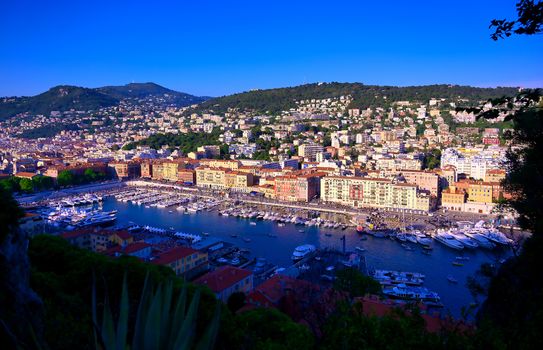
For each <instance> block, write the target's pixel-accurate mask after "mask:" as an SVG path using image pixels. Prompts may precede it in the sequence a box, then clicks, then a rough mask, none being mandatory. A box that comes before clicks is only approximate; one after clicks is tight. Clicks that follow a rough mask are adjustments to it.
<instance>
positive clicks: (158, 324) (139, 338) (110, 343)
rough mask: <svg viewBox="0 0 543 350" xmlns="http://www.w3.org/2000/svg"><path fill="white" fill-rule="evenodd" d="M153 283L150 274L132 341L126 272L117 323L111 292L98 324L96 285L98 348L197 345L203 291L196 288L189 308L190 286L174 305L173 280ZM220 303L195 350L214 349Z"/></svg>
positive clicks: (181, 348) (94, 317)
mask: <svg viewBox="0 0 543 350" xmlns="http://www.w3.org/2000/svg"><path fill="white" fill-rule="evenodd" d="M153 289H154V288H153V287H152V286H151V282H150V281H149V274H147V276H146V277H145V283H144V286H143V291H142V293H141V298H140V301H139V305H138V310H137V314H136V322H135V325H134V329H133V332H132V333H133V338H132V341H131V342H130V343H129V342H128V315H129V303H128V288H127V283H126V275H125V276H124V278H123V286H122V292H121V299H120V307H119V317H118V319H117V325H116V326H115V324H114V320H113V314H112V311H111V307H110V304H109V299H108V297H107V293H106V296H105V301H104V308H103V312H102V322H101V325H99V324H98V315H97V307H96V286H95V284H94V283H93V290H92V320H93V322H94V339H95V344H96V349H100V350H126V349H133V350H148V349H176V350H185V349H190V348H192V347H193V343H194V334H195V330H196V317H197V313H198V304H199V302H200V291H199V290H196V292H195V293H194V296H193V297H192V300H191V301H190V305H189V307H188V310H185V309H186V304H187V288H186V285H184V286H183V288H182V289H181V291H180V294H179V297H178V298H177V302H176V303H175V305H174V298H173V283H172V281H171V280H170V281H168V282H166V283H161V284H159V285H158V287H157V288H156V289H154V290H153ZM219 318H220V304H219V303H217V309H216V311H215V314H214V316H213V318H212V320H211V322H210V324H209V325H208V326H207V329H206V331H205V332H204V335H203V336H202V338H201V339H200V340H199V341H198V343H197V344H196V346H195V347H194V348H195V349H198V350H205V349H211V348H213V345H214V343H215V338H216V336H217V332H218V329H219Z"/></svg>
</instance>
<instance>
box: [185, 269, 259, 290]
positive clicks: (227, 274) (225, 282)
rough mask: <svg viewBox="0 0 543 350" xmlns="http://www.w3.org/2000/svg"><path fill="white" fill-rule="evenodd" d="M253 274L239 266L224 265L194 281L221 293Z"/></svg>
mask: <svg viewBox="0 0 543 350" xmlns="http://www.w3.org/2000/svg"><path fill="white" fill-rule="evenodd" d="M252 274H253V273H252V272H251V271H249V270H245V269H240V268H238V267H234V266H222V267H220V268H218V269H217V270H215V271H213V272H209V273H206V274H205V275H203V276H202V277H200V278H198V279H197V280H195V281H194V283H197V284H203V285H206V286H208V287H209V288H210V289H211V290H212V291H213V292H215V293H219V292H222V291H223V290H225V289H226V288H228V287H230V286H232V285H234V284H236V283H238V282H239V281H241V280H243V279H244V278H247V277H248V276H251V275H252Z"/></svg>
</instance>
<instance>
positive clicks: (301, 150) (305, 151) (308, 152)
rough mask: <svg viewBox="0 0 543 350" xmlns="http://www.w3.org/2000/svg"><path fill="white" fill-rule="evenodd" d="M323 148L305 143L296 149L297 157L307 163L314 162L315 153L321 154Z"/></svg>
mask: <svg viewBox="0 0 543 350" xmlns="http://www.w3.org/2000/svg"><path fill="white" fill-rule="evenodd" d="M323 150H324V148H323V147H322V146H321V145H318V144H314V143H306V144H303V145H300V146H299V147H298V156H300V157H304V159H306V160H309V161H315V159H316V156H317V153H322V152H323Z"/></svg>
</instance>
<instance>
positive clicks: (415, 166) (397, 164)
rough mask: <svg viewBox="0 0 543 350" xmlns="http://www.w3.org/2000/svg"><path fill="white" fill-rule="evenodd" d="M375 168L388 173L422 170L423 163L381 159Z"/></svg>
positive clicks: (400, 159) (405, 159)
mask: <svg viewBox="0 0 543 350" xmlns="http://www.w3.org/2000/svg"><path fill="white" fill-rule="evenodd" d="M375 168H376V169H377V170H386V171H401V170H421V169H422V162H421V161H420V159H409V158H381V159H377V160H376V161H375Z"/></svg>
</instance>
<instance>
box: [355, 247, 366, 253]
mask: <svg viewBox="0 0 543 350" xmlns="http://www.w3.org/2000/svg"><path fill="white" fill-rule="evenodd" d="M354 249H355V250H358V251H359V252H362V253H363V252H365V251H366V249H365V248H362V247H358V246H357V247H355V248H354Z"/></svg>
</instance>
